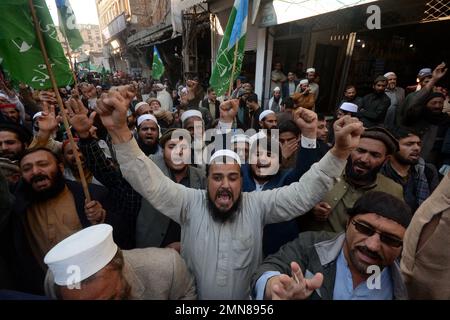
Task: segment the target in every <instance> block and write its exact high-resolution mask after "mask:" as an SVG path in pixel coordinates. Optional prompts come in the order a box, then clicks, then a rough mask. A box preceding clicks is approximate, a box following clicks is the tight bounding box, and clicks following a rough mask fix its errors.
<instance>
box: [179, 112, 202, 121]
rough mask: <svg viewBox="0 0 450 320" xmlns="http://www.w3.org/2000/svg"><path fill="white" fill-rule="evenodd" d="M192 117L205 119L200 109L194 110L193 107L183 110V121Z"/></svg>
mask: <svg viewBox="0 0 450 320" xmlns="http://www.w3.org/2000/svg"><path fill="white" fill-rule="evenodd" d="M190 117H199V118H200V119H202V120H203V116H202V113H201V112H200V111H198V110H193V109H191V110H187V111H185V112H183V114H182V115H181V117H180V120H181V122H182V123H183V122H184V121H186V120H187V119H188V118H190Z"/></svg>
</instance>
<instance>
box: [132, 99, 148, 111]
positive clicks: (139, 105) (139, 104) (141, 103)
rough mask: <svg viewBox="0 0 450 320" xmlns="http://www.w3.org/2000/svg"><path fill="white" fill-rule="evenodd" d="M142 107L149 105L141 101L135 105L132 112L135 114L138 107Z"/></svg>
mask: <svg viewBox="0 0 450 320" xmlns="http://www.w3.org/2000/svg"><path fill="white" fill-rule="evenodd" d="M144 105H149V104H148V103H147V102H144V101H141V102H138V103H136V105H135V106H134V112H137V111H138V109H139V108H140V107H142V106H144Z"/></svg>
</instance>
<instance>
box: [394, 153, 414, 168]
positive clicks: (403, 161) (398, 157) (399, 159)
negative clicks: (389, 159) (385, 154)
mask: <svg viewBox="0 0 450 320" xmlns="http://www.w3.org/2000/svg"><path fill="white" fill-rule="evenodd" d="M394 158H395V160H397V162H398V163H400V164H402V165H405V166H415V165H416V164H418V163H419V159H416V160H409V159H407V158H404V157H403V156H402V155H400V154H399V153H398V152H396V153H394Z"/></svg>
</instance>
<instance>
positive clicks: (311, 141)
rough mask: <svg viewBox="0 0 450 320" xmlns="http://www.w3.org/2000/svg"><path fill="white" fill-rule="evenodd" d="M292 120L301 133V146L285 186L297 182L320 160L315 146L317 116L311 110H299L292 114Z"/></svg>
mask: <svg viewBox="0 0 450 320" xmlns="http://www.w3.org/2000/svg"><path fill="white" fill-rule="evenodd" d="M294 120H295V123H296V124H297V126H298V127H299V129H300V132H301V133H302V137H301V142H300V143H301V146H300V147H299V150H298V151H297V159H296V162H295V168H292V169H290V170H289V173H288V175H287V177H286V181H285V185H289V184H291V183H293V182H297V181H298V180H299V179H300V177H301V176H303V174H304V173H305V172H307V171H308V170H309V168H311V166H312V165H313V164H314V163H316V162H317V161H319V160H320V154H319V152H318V149H317V146H316V138H317V114H316V113H315V112H314V111H312V110H308V109H304V108H299V109H297V110H296V111H295V113H294Z"/></svg>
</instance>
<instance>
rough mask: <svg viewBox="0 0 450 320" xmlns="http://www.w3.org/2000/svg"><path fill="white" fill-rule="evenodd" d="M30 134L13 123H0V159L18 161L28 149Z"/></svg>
mask: <svg viewBox="0 0 450 320" xmlns="http://www.w3.org/2000/svg"><path fill="white" fill-rule="evenodd" d="M30 140H31V134H30V133H29V132H28V130H26V129H25V128H24V127H22V126H19V125H17V124H14V123H0V157H1V158H8V159H9V160H12V161H15V160H19V158H20V155H21V154H22V152H24V151H25V149H26V148H27V147H28V144H29V143H30Z"/></svg>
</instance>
